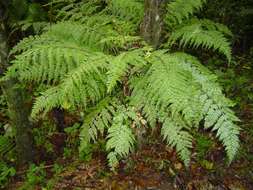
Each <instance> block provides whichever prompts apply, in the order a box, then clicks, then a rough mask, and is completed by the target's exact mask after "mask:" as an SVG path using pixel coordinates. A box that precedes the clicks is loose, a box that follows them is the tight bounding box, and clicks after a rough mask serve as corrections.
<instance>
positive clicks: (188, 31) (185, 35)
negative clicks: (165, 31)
mask: <svg viewBox="0 0 253 190" xmlns="http://www.w3.org/2000/svg"><path fill="white" fill-rule="evenodd" d="M176 41H179V45H180V46H186V45H189V46H190V47H193V48H198V47H202V48H206V49H214V50H217V51H218V52H219V53H221V54H224V55H225V56H226V58H227V59H228V61H230V60H231V48H230V43H229V42H228V40H227V39H226V38H225V36H224V35H223V33H221V32H220V31H218V30H206V29H204V28H203V27H202V25H201V23H195V24H189V25H188V24H187V25H185V26H182V27H181V28H178V29H176V30H175V31H173V32H172V33H171V35H170V38H169V44H170V45H171V44H173V43H175V42H176Z"/></svg>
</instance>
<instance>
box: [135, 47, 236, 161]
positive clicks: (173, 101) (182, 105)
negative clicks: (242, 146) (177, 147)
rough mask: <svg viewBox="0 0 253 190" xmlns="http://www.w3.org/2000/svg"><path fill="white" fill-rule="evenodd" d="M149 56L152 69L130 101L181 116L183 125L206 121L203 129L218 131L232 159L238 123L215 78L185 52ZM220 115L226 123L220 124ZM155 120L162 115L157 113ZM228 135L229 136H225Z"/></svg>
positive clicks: (195, 124) (234, 151)
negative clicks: (184, 123) (183, 121)
mask: <svg viewBox="0 0 253 190" xmlns="http://www.w3.org/2000/svg"><path fill="white" fill-rule="evenodd" d="M153 55H155V56H154V57H153V56H151V57H150V60H149V61H150V62H151V63H152V66H151V67H150V69H149V71H148V72H147V74H146V76H145V77H143V79H141V80H140V81H139V82H137V83H136V84H134V85H135V86H134V87H133V93H132V99H133V100H134V101H133V102H138V103H137V105H136V106H137V107H138V108H139V109H142V111H143V112H144V115H145V110H147V109H143V107H144V106H146V107H149V109H154V110H157V111H156V112H157V113H159V111H163V110H164V111H165V112H167V113H168V114H169V113H170V115H171V117H172V119H173V117H174V116H177V115H181V116H182V117H183V118H184V120H185V122H186V124H187V125H189V126H192V127H195V126H196V127H197V126H199V122H200V121H201V120H205V126H206V127H212V128H213V130H214V131H216V130H217V137H218V138H219V140H220V141H221V142H222V143H223V145H224V146H225V148H226V150H227V155H228V157H229V160H231V159H232V158H233V157H234V156H235V153H236V150H238V147H239V138H238V133H239V130H240V129H239V127H237V126H236V125H235V124H234V122H236V121H238V119H237V117H235V115H234V113H233V112H232V111H231V110H230V109H229V107H231V105H232V104H231V102H230V101H229V100H228V99H226V98H225V97H224V95H223V94H222V91H221V88H220V86H219V85H218V84H217V83H216V77H214V75H212V74H210V72H209V71H208V70H207V69H206V68H205V67H203V66H202V65H201V64H200V63H199V61H198V60H197V59H196V58H194V57H192V56H189V55H187V54H184V53H175V54H167V55H166V54H164V52H162V51H158V52H155V53H154V54H153ZM221 116H222V117H224V118H226V119H225V121H226V122H221V121H220V122H219V120H220V119H221ZM157 120H161V115H159V114H157ZM228 134H229V135H228Z"/></svg>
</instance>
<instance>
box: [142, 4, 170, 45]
mask: <svg viewBox="0 0 253 190" xmlns="http://www.w3.org/2000/svg"><path fill="white" fill-rule="evenodd" d="M166 1H167V0H145V15H144V20H143V22H142V24H141V34H142V36H143V38H144V39H145V40H146V41H147V42H148V43H149V44H150V45H152V46H153V47H154V48H155V49H156V48H158V47H159V45H161V42H162V34H163V25H164V24H163V15H164V8H165V3H166Z"/></svg>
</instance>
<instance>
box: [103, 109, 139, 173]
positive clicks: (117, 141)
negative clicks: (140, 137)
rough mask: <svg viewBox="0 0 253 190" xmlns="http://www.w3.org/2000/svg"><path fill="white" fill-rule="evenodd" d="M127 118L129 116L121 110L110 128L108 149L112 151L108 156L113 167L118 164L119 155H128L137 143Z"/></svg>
mask: <svg viewBox="0 0 253 190" xmlns="http://www.w3.org/2000/svg"><path fill="white" fill-rule="evenodd" d="M126 120H127V116H126V115H125V114H124V112H120V113H118V114H116V115H115V117H114V119H113V123H112V126H111V127H110V128H109V129H108V135H107V139H108V140H107V142H106V149H107V151H110V153H109V154H108V156H107V158H108V161H109V165H110V167H111V168H112V169H114V168H115V167H116V166H117V165H118V157H120V158H122V157H125V156H127V155H128V154H129V152H131V151H132V149H133V146H134V143H135V137H134V135H133V132H132V130H131V129H130V127H129V126H128V125H127V123H126Z"/></svg>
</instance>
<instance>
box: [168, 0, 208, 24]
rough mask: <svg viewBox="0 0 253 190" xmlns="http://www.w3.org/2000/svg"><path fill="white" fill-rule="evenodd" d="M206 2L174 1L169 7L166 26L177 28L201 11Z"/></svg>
mask: <svg viewBox="0 0 253 190" xmlns="http://www.w3.org/2000/svg"><path fill="white" fill-rule="evenodd" d="M205 2H206V0H188V1H184V0H173V1H172V2H170V3H168V5H167V15H166V24H168V25H169V26H175V25H176V24H181V23H182V22H183V20H185V19H189V18H190V16H192V15H193V14H194V13H195V12H197V11H199V10H200V9H201V8H202V7H203V4H204V3H205Z"/></svg>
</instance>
